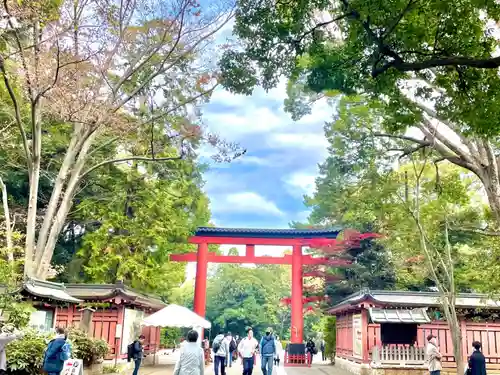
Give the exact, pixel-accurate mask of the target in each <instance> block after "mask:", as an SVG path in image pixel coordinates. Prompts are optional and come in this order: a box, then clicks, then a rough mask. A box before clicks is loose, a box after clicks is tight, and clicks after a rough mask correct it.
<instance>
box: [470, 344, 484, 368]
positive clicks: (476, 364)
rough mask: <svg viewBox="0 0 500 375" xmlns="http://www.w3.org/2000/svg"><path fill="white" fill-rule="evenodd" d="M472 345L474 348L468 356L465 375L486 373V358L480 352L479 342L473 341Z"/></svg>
mask: <svg viewBox="0 0 500 375" xmlns="http://www.w3.org/2000/svg"><path fill="white" fill-rule="evenodd" d="M472 347H473V348H474V352H473V353H472V354H471V356H470V357H469V368H468V369H467V375H486V358H485V357H484V354H483V353H481V343H480V342H479V341H474V342H473V343H472Z"/></svg>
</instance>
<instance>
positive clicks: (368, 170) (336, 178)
mask: <svg viewBox="0 0 500 375" xmlns="http://www.w3.org/2000/svg"><path fill="white" fill-rule="evenodd" d="M338 108H339V112H338V114H337V116H336V118H335V119H334V121H332V122H330V123H327V124H326V125H325V134H326V137H327V139H328V142H329V144H330V147H329V155H328V157H327V159H326V160H325V162H324V163H322V164H321V165H320V176H319V177H318V179H317V180H316V192H315V194H314V196H312V197H306V204H307V205H308V206H309V207H310V208H312V214H311V216H310V218H309V221H310V224H313V225H314V224H317V223H321V224H322V225H340V226H342V227H344V228H354V229H357V230H359V231H361V232H377V233H380V234H382V235H384V238H383V240H378V241H373V240H366V241H363V242H362V244H361V247H360V248H359V249H352V250H350V251H349V255H350V256H351V257H352V258H353V260H354V263H355V264H354V266H353V267H352V268H349V269H345V270H331V271H330V272H332V273H334V274H337V275H340V276H341V277H342V278H343V279H344V280H345V281H343V282H334V283H331V284H330V285H327V293H328V295H330V296H331V297H332V298H333V302H336V301H338V299H341V298H343V297H345V296H346V295H347V294H349V293H352V292H354V291H356V290H359V289H360V288H363V287H369V288H372V289H375V288H377V289H392V288H398V289H411V290H425V289H426V288H428V287H431V286H434V285H435V283H434V281H433V280H432V277H431V275H430V273H429V272H430V271H429V268H428V267H427V266H426V263H425V262H426V260H425V257H423V254H422V248H421V243H420V238H419V236H418V235H417V233H418V231H417V228H416V227H415V221H414V220H413V218H412V216H411V210H410V209H413V208H414V204H415V203H414V202H415V196H416V194H417V191H416V190H417V185H416V173H415V167H417V168H421V167H422V166H423V163H424V161H425V160H432V159H433V157H434V155H433V154H432V153H429V151H425V153H423V154H422V153H420V154H419V153H415V154H414V155H412V157H413V161H414V162H415V163H416V164H415V165H414V164H413V163H412V162H411V160H410V161H409V162H408V158H398V154H388V153H387V152H386V149H387V148H392V149H398V150H399V149H401V147H402V146H401V145H400V144H398V143H397V142H396V143H389V144H388V142H389V141H388V140H386V139H385V138H381V137H374V136H373V134H376V133H377V132H380V131H381V126H382V124H381V121H380V119H381V117H382V118H383V115H384V111H383V110H382V108H381V107H380V106H379V105H378V104H377V103H376V102H374V101H370V100H367V99H366V98H364V97H362V96H354V97H347V96H344V97H342V98H340V100H339V103H338ZM391 142H392V141H391ZM402 152H406V149H404V148H402ZM436 157H437V156H436ZM419 158H420V159H419ZM405 162H407V163H406V164H404V163H405ZM398 165H399V167H398ZM436 168H437V169H436ZM420 182H421V183H420V184H419V185H420V186H418V194H419V196H420V201H419V202H420V210H421V215H422V217H421V220H422V225H423V226H424V227H425V228H426V231H428V232H429V240H431V241H432V242H433V243H434V244H435V246H438V247H439V246H441V248H442V247H444V245H445V244H444V242H443V228H444V220H445V216H447V217H448V220H449V221H450V223H451V226H452V228H453V230H452V231H451V235H450V240H451V242H452V246H453V247H454V254H455V264H454V266H455V269H456V283H457V288H458V290H462V291H470V290H477V291H479V290H483V291H484V290H485V289H487V288H484V287H485V284H484V282H481V280H480V276H479V275H480V273H479V272H478V270H480V269H481V267H479V266H478V265H479V263H480V262H481V261H480V259H485V257H484V254H485V252H491V251H493V249H495V248H497V246H498V245H493V244H494V243H496V239H495V238H484V237H483V238H482V239H481V238H479V237H478V236H477V235H472V234H467V233H464V232H460V231H459V230H458V229H459V228H462V227H470V226H476V225H477V226H480V223H481V221H482V220H486V216H485V215H486V213H487V211H485V210H484V205H483V203H482V202H481V198H480V195H479V194H478V193H477V191H478V186H480V185H478V181H477V179H475V178H474V176H473V175H472V174H466V173H464V172H463V170H462V169H461V168H459V167H457V166H454V165H451V164H450V163H445V162H442V163H440V164H439V165H438V166H436V165H434V164H433V163H432V161H428V162H427V164H426V165H425V168H424V170H423V174H422V176H421V179H420ZM483 263H484V262H483ZM485 266H486V265H485V264H483V269H486V267H485ZM491 268H492V267H489V269H491ZM481 284H482V286H481ZM490 290H495V289H490ZM496 290H498V289H496Z"/></svg>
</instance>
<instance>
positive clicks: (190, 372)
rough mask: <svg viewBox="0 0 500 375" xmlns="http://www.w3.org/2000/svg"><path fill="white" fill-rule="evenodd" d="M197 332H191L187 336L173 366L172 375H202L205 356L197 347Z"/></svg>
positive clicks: (199, 347)
mask: <svg viewBox="0 0 500 375" xmlns="http://www.w3.org/2000/svg"><path fill="white" fill-rule="evenodd" d="M197 341H198V332H196V331H195V330H191V331H189V332H188V334H187V341H186V344H185V345H183V346H182V348H181V350H180V357H179V360H178V361H177V363H176V364H175V368H174V374H173V375H204V374H205V356H204V354H203V348H202V347H201V346H199V345H198V343H197Z"/></svg>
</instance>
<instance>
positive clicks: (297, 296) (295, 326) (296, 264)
mask: <svg viewBox="0 0 500 375" xmlns="http://www.w3.org/2000/svg"><path fill="white" fill-rule="evenodd" d="M302 286H303V280H302V246H300V245H295V246H294V247H293V252H292V303H291V305H292V317H291V323H292V330H291V332H290V336H291V337H290V341H291V343H292V344H302V343H303V333H302V332H303V329H304V315H303V313H302V311H303V304H302V294H303V291H302Z"/></svg>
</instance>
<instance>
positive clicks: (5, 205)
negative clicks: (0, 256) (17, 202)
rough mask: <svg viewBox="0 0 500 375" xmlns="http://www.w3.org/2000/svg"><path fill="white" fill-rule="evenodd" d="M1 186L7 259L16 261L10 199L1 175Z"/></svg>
mask: <svg viewBox="0 0 500 375" xmlns="http://www.w3.org/2000/svg"><path fill="white" fill-rule="evenodd" d="M0 188H1V189H2V204H3V212H4V216H5V238H6V240H7V260H8V261H9V262H11V263H12V262H14V254H13V252H12V248H13V247H14V245H13V242H12V227H11V224H10V211H9V201H8V196H7V186H5V184H4V183H3V180H2V178H1V177H0Z"/></svg>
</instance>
